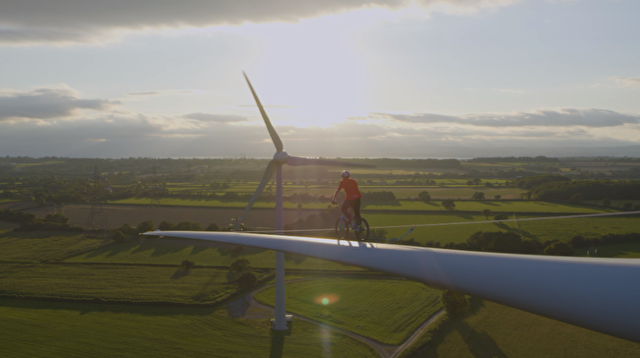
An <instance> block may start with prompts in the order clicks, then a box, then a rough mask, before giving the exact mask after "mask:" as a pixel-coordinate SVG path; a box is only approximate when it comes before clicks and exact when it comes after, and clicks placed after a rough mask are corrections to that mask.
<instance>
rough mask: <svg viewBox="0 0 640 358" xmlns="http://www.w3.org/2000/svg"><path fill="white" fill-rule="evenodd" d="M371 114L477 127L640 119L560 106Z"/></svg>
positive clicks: (610, 123) (592, 123)
mask: <svg viewBox="0 0 640 358" xmlns="http://www.w3.org/2000/svg"><path fill="white" fill-rule="evenodd" d="M372 117H374V118H375V117H382V118H386V119H391V120H395V121H399V122H409V123H445V124H464V125H471V126H479V127H527V126H548V127H568V126H583V127H615V126H621V125H624V124H635V123H640V116H639V115H634V114H624V113H619V112H615V111H610V110H606V109H594V108H590V109H577V108H563V109H559V110H552V109H536V110H533V111H531V112H514V113H507V114H468V115H461V116H447V115H440V114H432V113H415V114H389V113H374V114H373V115H372Z"/></svg>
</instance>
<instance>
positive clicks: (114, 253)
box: [67, 240, 362, 270]
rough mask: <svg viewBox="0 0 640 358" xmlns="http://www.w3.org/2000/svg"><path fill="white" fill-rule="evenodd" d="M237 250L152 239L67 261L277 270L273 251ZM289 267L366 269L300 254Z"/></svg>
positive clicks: (290, 259) (291, 258) (287, 258)
mask: <svg viewBox="0 0 640 358" xmlns="http://www.w3.org/2000/svg"><path fill="white" fill-rule="evenodd" d="M232 250H233V247H229V246H224V247H219V248H212V247H196V246H177V245H168V244H157V243H154V242H153V241H152V240H149V241H145V243H144V244H139V243H138V242H128V243H123V244H119V245H114V246H109V247H103V248H98V249H96V250H94V251H91V252H89V253H85V254H82V255H79V256H76V257H73V258H70V259H69V260H67V261H68V262H100V263H143V264H173V265H179V264H180V263H181V262H182V260H186V259H188V260H191V261H193V262H195V263H196V265H209V266H229V265H230V264H231V263H232V262H233V261H235V260H236V259H238V258H239V257H244V258H246V259H247V260H249V261H250V262H251V266H253V267H255V268H266V269H272V268H273V267H275V253H274V252H273V251H268V250H261V249H250V248H244V252H243V253H240V254H238V253H234V252H233V251H232ZM285 267H286V268H288V269H306V270H309V269H312V270H362V269H360V268H356V267H352V266H345V265H342V264H337V263H333V262H329V261H324V260H318V259H314V258H310V257H304V256H299V255H288V254H287V255H285Z"/></svg>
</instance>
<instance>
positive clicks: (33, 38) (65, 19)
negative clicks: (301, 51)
mask: <svg viewBox="0 0 640 358" xmlns="http://www.w3.org/2000/svg"><path fill="white" fill-rule="evenodd" d="M517 2H520V0H413V1H411V0H325V1H297V0H269V1H265V0H216V1H210V0H183V1H170V0H153V1H152V0H112V1H86V0H31V1H4V2H1V3H0V43H5V44H25V43H37V42H49V43H68V42H95V41H96V40H97V39H99V38H104V37H109V36H113V35H114V31H116V32H117V31H118V30H134V31H138V30H144V29H149V28H181V27H208V26H220V25H241V24H243V23H247V22H251V23H267V22H296V21H299V20H301V19H305V18H312V17H318V16H322V15H326V14H339V13H343V12H347V11H352V10H357V9H366V8H376V7H381V8H388V9H399V8H404V7H408V6H415V5H417V6H420V7H423V8H431V9H437V10H442V11H448V12H456V11H458V10H461V11H463V12H475V11H478V10H480V9H483V8H497V7H501V6H507V5H510V4H513V3H517Z"/></svg>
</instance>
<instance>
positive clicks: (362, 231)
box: [353, 218, 369, 241]
mask: <svg viewBox="0 0 640 358" xmlns="http://www.w3.org/2000/svg"><path fill="white" fill-rule="evenodd" d="M353 233H354V234H355V235H356V238H357V239H358V240H360V241H367V240H368V239H369V223H368V222H367V220H365V219H362V218H360V224H358V225H356V229H355V230H354V231H353Z"/></svg>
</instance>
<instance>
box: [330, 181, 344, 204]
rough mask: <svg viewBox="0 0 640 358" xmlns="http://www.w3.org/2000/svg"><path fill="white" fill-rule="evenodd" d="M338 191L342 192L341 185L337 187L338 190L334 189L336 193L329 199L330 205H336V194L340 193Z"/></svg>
mask: <svg viewBox="0 0 640 358" xmlns="http://www.w3.org/2000/svg"><path fill="white" fill-rule="evenodd" d="M340 190H342V183H340V185H338V189H336V192H335V193H333V197H332V198H331V204H337V202H336V198H337V197H338V193H340Z"/></svg>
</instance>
